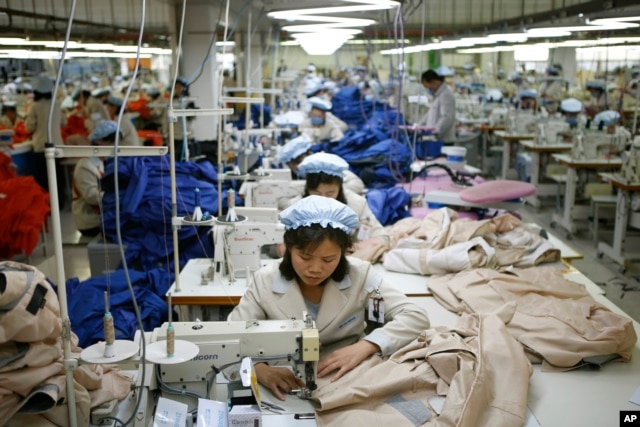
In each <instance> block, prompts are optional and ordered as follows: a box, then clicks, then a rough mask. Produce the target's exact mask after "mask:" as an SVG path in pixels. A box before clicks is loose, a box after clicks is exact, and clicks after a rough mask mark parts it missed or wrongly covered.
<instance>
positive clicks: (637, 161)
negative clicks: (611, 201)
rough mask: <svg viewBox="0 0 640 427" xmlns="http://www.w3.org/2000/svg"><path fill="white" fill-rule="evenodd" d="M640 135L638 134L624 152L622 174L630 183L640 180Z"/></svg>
mask: <svg viewBox="0 0 640 427" xmlns="http://www.w3.org/2000/svg"><path fill="white" fill-rule="evenodd" d="M638 150H640V136H636V137H635V139H634V140H633V144H632V145H631V148H630V149H629V150H628V151H623V152H622V169H621V170H620V176H621V177H622V179H624V180H625V181H627V182H628V183H639V182H640V154H639V153H638Z"/></svg>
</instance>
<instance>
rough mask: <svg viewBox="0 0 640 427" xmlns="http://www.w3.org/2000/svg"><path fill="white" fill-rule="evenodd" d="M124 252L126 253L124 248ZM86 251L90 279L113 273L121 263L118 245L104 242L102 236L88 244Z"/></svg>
mask: <svg viewBox="0 0 640 427" xmlns="http://www.w3.org/2000/svg"><path fill="white" fill-rule="evenodd" d="M124 250H125V252H126V251H127V247H126V246H125V247H124ZM87 251H88V252H89V268H90V269H91V276H92V277H95V276H100V275H102V274H107V273H111V272H114V271H116V270H117V269H118V268H119V267H120V264H121V263H122V260H121V258H120V249H119V248H118V245H117V244H116V243H108V242H105V241H104V240H103V239H102V236H97V237H96V238H95V239H93V240H92V241H91V242H89V244H88V245H87Z"/></svg>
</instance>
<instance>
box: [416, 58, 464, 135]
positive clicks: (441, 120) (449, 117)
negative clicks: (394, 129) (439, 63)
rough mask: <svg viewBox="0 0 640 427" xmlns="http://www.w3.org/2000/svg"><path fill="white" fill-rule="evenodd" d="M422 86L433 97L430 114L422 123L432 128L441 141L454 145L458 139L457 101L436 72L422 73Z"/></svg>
mask: <svg viewBox="0 0 640 427" xmlns="http://www.w3.org/2000/svg"><path fill="white" fill-rule="evenodd" d="M422 86H424V87H425V88H426V89H427V92H428V93H429V94H431V95H432V96H433V102H432V103H431V105H430V106H429V112H428V113H427V114H426V116H425V118H424V119H422V122H423V123H424V124H425V125H426V126H427V127H432V128H433V129H434V130H433V134H434V135H435V136H436V137H437V138H438V140H439V141H443V142H444V143H453V142H454V141H455V139H456V100H455V98H454V96H453V92H451V89H450V88H449V86H447V85H446V84H445V83H444V77H443V76H441V75H439V74H438V73H436V72H435V71H434V70H427V71H425V72H424V73H422Z"/></svg>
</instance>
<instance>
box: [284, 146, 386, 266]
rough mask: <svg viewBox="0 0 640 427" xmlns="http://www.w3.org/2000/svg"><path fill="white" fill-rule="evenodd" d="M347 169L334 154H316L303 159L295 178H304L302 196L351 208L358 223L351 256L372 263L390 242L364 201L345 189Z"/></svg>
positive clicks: (344, 163)
mask: <svg viewBox="0 0 640 427" xmlns="http://www.w3.org/2000/svg"><path fill="white" fill-rule="evenodd" d="M348 168H349V165H348V164H347V162H345V161H344V160H343V159H342V158H341V157H339V156H336V155H335V154H329V153H315V154H312V155H310V156H308V157H306V158H305V159H304V160H303V161H302V163H300V166H299V167H298V175H299V176H301V177H304V178H305V187H304V193H303V195H302V197H307V196H311V195H316V196H324V197H329V198H331V199H336V200H338V201H339V202H341V203H344V204H346V205H347V206H349V207H350V208H351V209H353V211H354V212H355V213H356V214H357V215H358V219H359V221H360V226H359V227H358V229H357V233H356V235H355V238H356V244H355V245H354V247H353V248H352V250H353V251H354V253H353V255H354V256H356V257H358V258H361V259H367V260H370V261H373V262H375V261H377V260H378V259H379V258H380V257H381V256H382V253H383V252H384V251H385V250H387V249H388V248H389V243H390V239H389V236H388V234H387V232H386V230H385V229H384V227H383V226H382V224H380V221H378V219H377V218H376V217H375V215H374V214H373V212H371V209H370V208H369V205H368V204H367V199H366V198H364V197H363V196H361V195H359V194H356V193H354V192H353V191H350V190H347V189H345V188H344V176H345V175H344V172H345V171H346V170H347V169H348ZM295 201H296V200H295V199H294V203H295Z"/></svg>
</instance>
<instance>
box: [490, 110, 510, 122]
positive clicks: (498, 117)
mask: <svg viewBox="0 0 640 427" xmlns="http://www.w3.org/2000/svg"><path fill="white" fill-rule="evenodd" d="M508 115H509V109H507V108H503V107H498V108H494V109H492V110H491V113H490V114H489V126H492V127H497V126H506V125H507V116H508Z"/></svg>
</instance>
